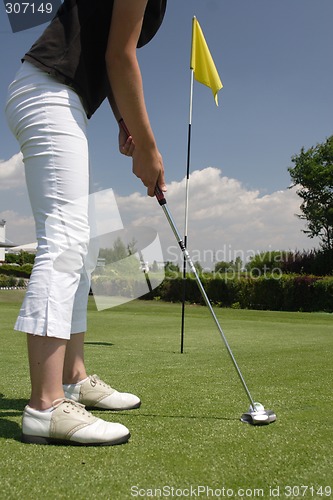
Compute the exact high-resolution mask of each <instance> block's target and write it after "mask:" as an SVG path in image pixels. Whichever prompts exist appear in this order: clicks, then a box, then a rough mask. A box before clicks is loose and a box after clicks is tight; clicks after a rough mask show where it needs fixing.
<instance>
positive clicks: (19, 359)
mask: <svg viewBox="0 0 333 500" xmlns="http://www.w3.org/2000/svg"><path fill="white" fill-rule="evenodd" d="M21 298H22V294H21V292H9V291H0V318H1V320H0V321H1V324H0V336H1V357H0V369H1V375H2V376H1V388H0V392H1V393H2V394H1V398H0V470H1V489H0V498H1V499H21V498H24V499H28V500H30V499H34V500H39V499H45V498H49V499H52V500H53V499H62V498H63V499H67V498H68V499H69V498H75V497H76V498H79V499H87V500H90V499H102V500H104V499H105V500H106V499H112V500H114V499H115V500H118V499H119V500H123V499H125V500H126V499H130V498H152V497H154V494H155V498H163V496H162V495H161V493H163V491H159V489H160V490H161V489H162V488H163V487H165V489H164V498H167V497H169V498H185V497H186V496H187V498H188V497H189V496H188V495H187V494H188V493H190V491H188V490H187V489H189V488H191V487H192V493H196V494H197V496H195V495H194V494H193V495H192V498H201V499H202V498H213V496H212V492H211V491H209V490H208V491H207V490H206V491H203V490H198V489H197V488H198V487H199V486H202V487H209V488H212V489H213V490H216V489H217V490H221V491H220V492H219V491H217V492H216V493H221V495H220V498H239V497H237V496H236V495H237V491H238V490H239V489H240V488H243V489H244V490H246V489H248V490H247V492H246V493H247V494H246V496H245V492H244V495H243V498H245V497H246V498H248V497H252V498H273V497H272V496H270V488H277V487H279V488H280V490H279V498H312V499H313V498H321V499H322V498H332V496H333V495H332V496H329V495H325V490H322V493H323V495H321V494H320V493H321V491H320V490H319V488H320V487H325V486H331V487H332V489H333V480H332V469H333V459H332V435H333V405H332V402H333V398H332V380H333V377H332V374H333V373H332V372H333V328H332V324H333V323H332V315H329V314H319V313H318V314H317V313H311V314H309V313H283V312H269V311H246V310H231V309H216V314H217V316H218V318H219V320H220V322H221V325H222V327H223V329H224V332H225V334H226V336H227V339H228V341H229V343H230V346H231V348H232V350H233V352H234V354H235V357H236V359H237V361H238V364H239V365H240V368H241V370H242V372H243V375H244V377H245V380H246V382H247V384H248V386H249V388H250V391H251V393H252V395H253V397H254V399H255V400H259V401H260V402H262V403H263V404H264V405H265V406H266V408H271V409H273V410H275V412H276V413H277V415H278V420H277V421H276V422H275V423H274V424H271V425H269V426H263V427H253V426H250V425H247V424H243V423H241V422H240V421H239V418H240V415H241V414H242V413H243V412H244V411H245V410H246V409H247V408H248V401H247V398H246V395H245V392H244V390H243V388H242V386H241V384H240V382H239V379H238V377H237V374H236V372H235V370H234V367H233V366H232V364H231V361H230V359H229V357H228V354H227V352H226V349H225V347H224V345H223V343H222V341H221V339H220V336H219V333H218V332H217V330H216V327H215V325H214V322H213V320H212V318H211V317H210V315H209V311H208V310H207V308H205V307H197V306H188V307H187V309H186V332H185V353H184V354H180V353H179V343H180V342H179V337H180V305H179V304H166V303H162V302H141V301H134V302H131V303H128V304H125V305H123V306H120V307H117V308H114V309H110V310H106V311H103V312H97V311H96V310H95V308H94V306H93V304H92V302H90V306H89V333H88V335H87V337H86V364H87V367H88V369H89V372H90V373H97V374H98V375H99V376H100V377H101V378H103V379H105V380H106V381H108V382H109V383H111V385H114V386H115V387H117V388H119V389H120V390H124V391H132V392H134V393H136V394H138V395H139V396H140V397H141V398H142V402H143V403H142V407H141V408H140V409H139V410H135V411H132V412H127V413H126V412H117V413H112V412H97V411H94V412H93V413H94V414H95V415H98V416H102V417H103V418H105V419H107V420H110V421H112V420H113V421H119V422H121V423H123V424H125V425H126V426H128V427H129V428H130V430H131V433H132V437H131V439H130V441H129V443H128V444H126V445H122V446H115V447H96V448H94V447H91V448H83V447H82V448H81V447H62V446H38V445H24V444H22V443H21V442H20V421H21V414H22V410H23V408H24V405H25V404H26V401H27V399H28V397H29V377H28V368H27V363H26V352H25V336H24V335H23V334H20V333H14V332H12V326H13V323H14V321H15V318H16V315H17V312H18V308H19V303H20V300H21ZM302 485H304V486H308V487H309V488H310V487H313V489H312V490H310V489H308V490H307V491H306V492H305V490H304V489H303V490H300V493H302V494H299V495H298V494H297V489H295V488H294V494H289V492H290V490H289V489H288V487H298V486H299V487H300V486H302ZM132 487H133V489H132V490H131V488H132ZM172 488H174V489H173V490H172ZM223 488H225V490H223ZM155 489H157V491H153V490H155ZM231 490H233V492H234V494H233V495H231ZM274 491H275V493H277V491H278V490H274ZM199 492H200V496H198V495H199ZM240 493H242V491H240ZM303 493H304V494H303ZM326 493H328V490H326ZM276 497H277V495H276Z"/></svg>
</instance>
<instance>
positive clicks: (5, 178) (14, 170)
mask: <svg viewBox="0 0 333 500" xmlns="http://www.w3.org/2000/svg"><path fill="white" fill-rule="evenodd" d="M24 183H25V180H24V168H23V161H22V154H21V153H17V154H15V155H14V156H12V157H11V158H10V159H9V160H0V190H1V191H3V190H9V189H14V188H18V187H22V186H24Z"/></svg>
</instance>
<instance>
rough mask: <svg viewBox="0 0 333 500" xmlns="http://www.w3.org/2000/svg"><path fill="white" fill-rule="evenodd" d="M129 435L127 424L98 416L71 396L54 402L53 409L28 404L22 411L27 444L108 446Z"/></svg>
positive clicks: (23, 431) (23, 439)
mask: <svg viewBox="0 0 333 500" xmlns="http://www.w3.org/2000/svg"><path fill="white" fill-rule="evenodd" d="M129 438H130V432H129V430H128V429H127V427H125V426H124V425H122V424H118V423H112V422H106V421H105V420H102V419H101V418H96V417H95V416H94V415H92V414H91V413H89V412H88V411H87V410H86V409H85V408H84V406H83V405H81V404H80V403H76V402H75V401H71V400H68V399H58V400H56V401H54V402H53V408H52V409H51V411H46V412H45V411H38V410H35V409H33V408H31V407H30V406H26V407H25V409H24V412H23V421H22V442H24V443H31V444H65V445H80V446H98V445H99V446H109V445H115V444H122V443H126V442H127V441H128V439H129Z"/></svg>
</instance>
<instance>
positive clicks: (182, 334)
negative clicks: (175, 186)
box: [180, 68, 194, 353]
mask: <svg viewBox="0 0 333 500" xmlns="http://www.w3.org/2000/svg"><path fill="white" fill-rule="evenodd" d="M193 75H194V71H193V69H192V68H191V85H190V112H189V122H188V136H187V162H186V188H185V191H186V192H185V225H184V245H185V248H187V232H188V200H189V188H190V159H191V127H192V108H193ZM186 265H187V262H186V257H185V256H184V260H183V296H182V323H181V337H180V352H181V353H183V352H184V329H185V301H186Z"/></svg>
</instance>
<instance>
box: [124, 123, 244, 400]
mask: <svg viewBox="0 0 333 500" xmlns="http://www.w3.org/2000/svg"><path fill="white" fill-rule="evenodd" d="M119 125H120V126H121V127H122V129H123V130H124V131H125V133H126V134H127V136H129V135H130V132H129V130H128V128H127V126H126V124H125V122H124V120H123V119H121V120H120V121H119ZM155 196H156V199H157V201H158V203H159V204H160V206H161V207H162V209H163V211H164V214H165V216H166V218H167V220H168V222H169V224H170V227H171V229H172V231H173V234H174V235H175V238H176V240H177V242H178V245H179V247H180V249H181V251H182V253H183V256H184V258H185V259H186V262H187V263H188V264H189V266H190V269H191V271H192V272H193V274H194V276H195V279H196V282H197V285H198V287H199V290H200V292H201V295H202V297H203V299H204V301H205V303H206V305H207V307H208V309H209V311H210V313H211V315H212V317H213V319H214V321H215V324H216V326H217V329H218V331H219V332H220V335H221V338H222V340H223V342H224V345H225V346H226V349H227V351H228V354H229V356H230V358H231V361H232V363H233V365H234V367H235V369H236V371H237V374H238V376H239V379H240V381H241V383H242V385H243V387H244V389H245V392H246V395H247V397H248V399H249V401H250V404H251V406H252V408H253V409H254V401H253V399H252V396H251V393H250V391H249V389H248V387H247V385H246V382H245V380H244V377H243V375H242V372H241V371H240V368H239V366H238V364H237V361H236V359H235V356H234V355H233V353H232V350H231V348H230V346H229V343H228V341H227V339H226V336H225V335H224V332H223V330H222V328H221V325H220V323H219V321H218V319H217V317H216V314H215V312H214V309H213V307H212V304H211V303H210V300H209V298H208V296H207V294H206V291H205V289H204V287H203V284H202V283H201V280H200V278H199V275H198V273H197V270H196V268H195V266H194V264H193V262H192V259H191V257H190V254H189V253H188V251H187V248H186V247H185V244H184V242H183V240H182V238H181V236H180V234H179V231H178V229H177V226H176V224H175V222H174V220H173V218H172V215H171V213H170V211H169V208H168V206H167V201H166V199H165V196H164V193H163V191H161V189H160V188H159V187H158V186H156V188H155Z"/></svg>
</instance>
